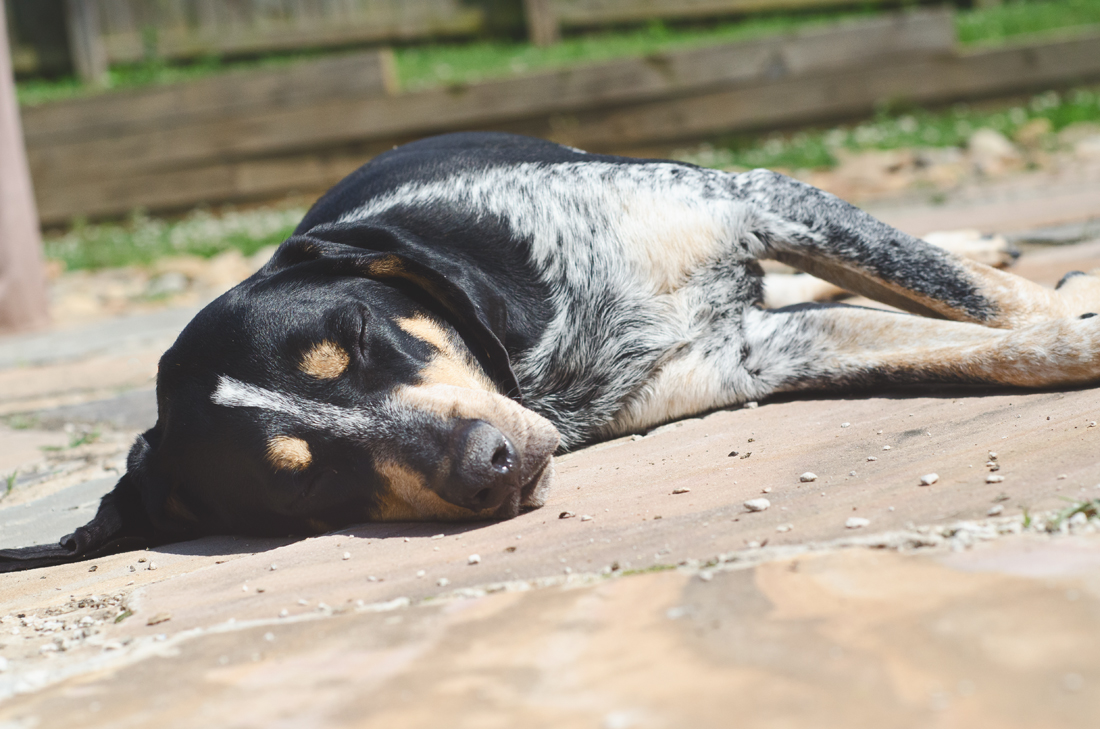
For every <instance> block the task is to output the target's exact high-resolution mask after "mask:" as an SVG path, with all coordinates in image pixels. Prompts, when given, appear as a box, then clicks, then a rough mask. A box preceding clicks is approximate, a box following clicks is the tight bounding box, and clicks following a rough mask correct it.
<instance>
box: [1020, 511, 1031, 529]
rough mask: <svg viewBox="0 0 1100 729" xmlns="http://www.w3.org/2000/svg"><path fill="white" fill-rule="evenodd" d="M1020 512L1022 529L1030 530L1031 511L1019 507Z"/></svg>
mask: <svg viewBox="0 0 1100 729" xmlns="http://www.w3.org/2000/svg"><path fill="white" fill-rule="evenodd" d="M1020 511H1022V512H1023V514H1024V529H1030V528H1031V511H1030V510H1029V509H1028V508H1027V507H1026V506H1024V507H1021V509H1020Z"/></svg>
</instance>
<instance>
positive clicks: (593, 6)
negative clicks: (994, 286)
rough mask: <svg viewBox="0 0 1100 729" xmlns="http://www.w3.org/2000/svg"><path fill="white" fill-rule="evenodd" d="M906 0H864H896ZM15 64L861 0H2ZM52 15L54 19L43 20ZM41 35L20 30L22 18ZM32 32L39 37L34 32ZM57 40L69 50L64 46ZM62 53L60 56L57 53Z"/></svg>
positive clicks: (97, 61)
mask: <svg viewBox="0 0 1100 729" xmlns="http://www.w3.org/2000/svg"><path fill="white" fill-rule="evenodd" d="M899 1H900V0H860V2H859V4H861V5H867V4H872V5H874V4H890V3H893V4H897V3H898V2H899ZM3 2H4V4H5V8H6V9H7V10H8V12H9V14H12V13H14V16H15V20H16V21H19V22H16V23H14V24H13V27H14V28H15V30H16V32H15V33H14V34H13V37H12V45H13V57H14V60H15V63H16V67H17V70H19V71H21V72H24V73H26V72H30V71H33V70H34V69H35V67H36V65H37V66H41V67H43V68H46V69H48V70H52V71H54V72H56V71H57V65H58V63H59V62H60V63H62V64H67V65H70V66H71V67H72V68H73V69H74V70H75V71H76V72H77V73H78V74H79V75H80V76H81V77H83V78H84V79H85V80H86V81H89V82H96V81H98V80H100V79H102V77H103V74H104V73H105V72H106V69H107V67H108V66H109V65H110V64H112V63H123V62H132V61H138V60H141V59H143V58H150V57H154V58H165V59H176V60H180V59H191V58H196V57H200V56H205V55H229V56H234V55H242V54H259V53H269V52H274V51H288V50H295V49H302V48H324V47H333V46H350V45H356V44H378V43H390V42H395V41H411V40H423V39H428V38H448V37H450V38H453V37H470V36H472V35H475V34H484V33H486V32H490V31H513V30H515V29H517V28H519V27H522V24H523V23H524V22H526V24H527V27H528V31H529V35H530V37H531V38H532V40H534V41H535V42H536V43H539V44H541V45H546V44H549V43H552V42H554V41H555V40H556V39H557V38H558V37H559V36H560V31H561V29H562V28H567V29H574V28H588V27H593V26H599V25H608V24H623V23H636V22H642V21H647V20H654V19H665V20H685V19H694V18H702V17H721V16H731V15H743V14H746V13H753V12H761V11H782V10H804V9H815V8H817V9H819V8H824V7H836V6H843V5H852V4H854V3H853V0H3ZM50 18H52V23H53V26H55V27H50V28H45V27H44V26H45V25H46V24H47V23H48V22H49V20H48V19H50ZM27 24H30V25H33V26H34V28H33V32H31V33H29V34H28V33H27V32H24V33H23V34H22V35H21V34H20V33H19V32H18V28H19V26H20V25H27ZM23 36H28V37H23ZM31 36H33V37H31ZM58 40H60V41H61V44H62V45H61V47H60V48H58V47H57V46H58ZM59 54H60V56H61V58H55V57H56V56H58V55H59Z"/></svg>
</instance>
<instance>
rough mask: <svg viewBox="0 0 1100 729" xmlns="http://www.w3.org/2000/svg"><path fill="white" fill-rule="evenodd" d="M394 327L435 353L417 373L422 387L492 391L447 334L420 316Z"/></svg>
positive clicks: (477, 367)
mask: <svg viewBox="0 0 1100 729" xmlns="http://www.w3.org/2000/svg"><path fill="white" fill-rule="evenodd" d="M397 326H399V327H401V328H402V329H403V330H405V331H406V332H408V333H409V334H411V335H412V336H414V337H416V338H417V339H420V340H422V341H425V342H427V343H428V344H430V345H432V346H433V347H435V348H436V349H437V350H438V351H439V354H438V355H437V356H435V357H433V358H432V361H431V362H429V363H428V366H427V367H425V368H424V369H423V370H421V371H420V379H421V380H422V381H423V383H424V384H429V385H430V384H443V385H454V386H456V387H467V388H470V389H473V390H488V391H490V392H495V391H496V387H495V386H494V384H493V381H492V380H490V379H489V378H488V376H486V374H485V373H484V372H483V371H482V369H481V367H479V366H478V365H477V363H476V362H474V361H473V358H472V357H470V355H469V354H466V353H465V352H460V351H459V350H458V349H457V348H456V347H455V344H454V342H453V341H452V340H451V337H450V335H449V334H448V333H447V332H446V331H445V330H444V329H443V328H442V327H441V326H439V325H438V324H436V323H435V322H434V321H432V320H431V319H429V318H427V317H423V316H413V317H409V318H406V319H398V320H397Z"/></svg>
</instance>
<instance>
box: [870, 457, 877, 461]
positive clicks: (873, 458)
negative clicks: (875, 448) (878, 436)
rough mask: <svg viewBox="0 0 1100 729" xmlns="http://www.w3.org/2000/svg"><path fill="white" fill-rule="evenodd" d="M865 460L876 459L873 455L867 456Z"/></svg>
mask: <svg viewBox="0 0 1100 729" xmlns="http://www.w3.org/2000/svg"><path fill="white" fill-rule="evenodd" d="M867 460H868V461H877V460H878V459H877V458H875V457H874V456H867Z"/></svg>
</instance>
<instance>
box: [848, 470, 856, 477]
mask: <svg viewBox="0 0 1100 729" xmlns="http://www.w3.org/2000/svg"><path fill="white" fill-rule="evenodd" d="M848 475H849V476H855V475H856V472H855V471H848Z"/></svg>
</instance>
